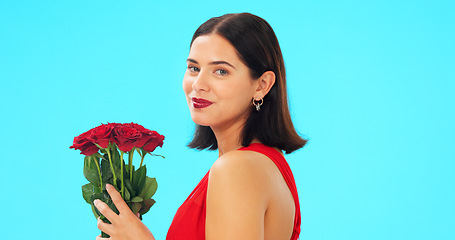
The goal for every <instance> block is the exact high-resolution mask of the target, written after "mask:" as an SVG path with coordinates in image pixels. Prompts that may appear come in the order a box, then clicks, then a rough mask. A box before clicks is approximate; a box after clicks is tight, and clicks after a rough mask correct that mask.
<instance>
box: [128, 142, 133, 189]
mask: <svg viewBox="0 0 455 240" xmlns="http://www.w3.org/2000/svg"><path fill="white" fill-rule="evenodd" d="M133 154H134V148H133V149H132V150H131V151H130V152H129V153H128V165H129V166H130V182H131V183H132V182H133Z"/></svg>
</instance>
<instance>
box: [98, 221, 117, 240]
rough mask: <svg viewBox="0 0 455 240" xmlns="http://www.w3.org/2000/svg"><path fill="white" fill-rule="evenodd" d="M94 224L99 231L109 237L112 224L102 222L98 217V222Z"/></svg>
mask: <svg viewBox="0 0 455 240" xmlns="http://www.w3.org/2000/svg"><path fill="white" fill-rule="evenodd" d="M96 224H97V226H98V229H99V230H101V231H103V232H105V233H107V234H109V235H111V234H112V230H113V227H112V224H109V223H105V222H103V220H101V218H99V217H98V222H97V223H96ZM100 237H101V235H100ZM103 239H104V238H103Z"/></svg>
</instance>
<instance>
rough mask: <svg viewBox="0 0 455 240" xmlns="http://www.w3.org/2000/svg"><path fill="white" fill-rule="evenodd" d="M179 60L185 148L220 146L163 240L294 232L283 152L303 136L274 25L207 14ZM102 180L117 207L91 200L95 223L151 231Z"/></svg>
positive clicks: (125, 231)
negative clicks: (191, 127)
mask: <svg viewBox="0 0 455 240" xmlns="http://www.w3.org/2000/svg"><path fill="white" fill-rule="evenodd" d="M187 63H188V68H187V71H186V73H185V76H184V79H183V84H182V85H183V90H184V92H185V95H186V99H187V102H188V106H189V109H190V112H191V118H192V119H193V121H194V122H195V123H196V125H197V126H196V132H195V135H194V139H193V140H192V141H191V142H190V143H189V147H191V148H197V149H210V150H216V149H218V151H219V158H218V159H217V160H216V161H215V163H214V164H213V166H212V167H211V169H210V171H209V172H208V173H207V175H206V176H205V177H204V178H203V179H202V180H201V182H200V183H199V184H198V186H197V187H196V188H195V189H194V191H193V192H192V193H191V194H190V196H189V197H188V199H187V200H186V201H185V202H184V203H183V204H182V206H181V207H180V208H179V210H178V211H177V213H176V215H175V217H174V220H173V222H172V224H171V226H170V229H169V231H168V234H167V238H166V239H169V240H171V239H172V240H173V239H217V240H220V239H237V240H238V239H274V240H275V239H297V238H298V235H299V233H300V207H299V202H298V196H297V190H296V187H295V182H294V178H293V176H292V172H291V170H290V168H289V166H288V165H287V163H286V161H285V159H284V157H283V154H282V152H281V151H285V152H286V153H290V152H293V151H295V150H297V149H299V148H301V147H302V146H303V145H305V143H306V140H304V139H302V138H301V137H300V136H299V135H298V134H297V133H296V131H295V129H294V126H293V124H292V121H291V118H290V114H289V110H288V104H287V93H286V74H285V68H284V62H283V58H282V54H281V50H280V47H279V44H278V40H277V38H276V36H275V33H274V32H273V30H272V28H271V27H270V25H269V24H268V23H267V22H266V21H265V20H263V19H262V18H259V17H257V16H254V15H252V14H248V13H241V14H227V15H223V16H221V17H216V18H212V19H210V20H208V21H207V22H205V23H204V24H202V25H201V26H200V27H199V28H198V29H197V30H196V32H195V34H194V36H193V39H192V41H191V47H190V53H189V57H188V59H187ZM107 188H108V189H107V190H108V192H109V194H110V195H111V197H112V199H113V201H114V203H115V204H116V206H117V208H118V210H119V212H120V214H119V215H117V214H115V213H114V212H112V211H111V210H110V209H109V207H108V206H107V205H106V204H104V203H102V202H101V201H96V202H95V206H96V207H97V208H98V209H99V210H100V212H101V213H102V214H104V215H105V216H106V217H107V218H108V219H109V220H110V221H111V224H107V223H104V222H102V221H101V220H99V221H98V228H99V229H100V230H102V231H104V232H106V233H107V234H109V235H110V236H111V238H112V239H122V240H125V239H137V240H139V239H154V238H153V235H152V234H151V233H150V231H149V230H148V229H147V227H145V226H144V225H143V224H142V222H141V221H140V220H139V219H138V218H137V217H136V216H134V214H133V213H132V212H131V211H130V209H129V208H128V206H127V205H126V204H125V202H123V200H122V199H121V197H120V195H119V194H118V192H117V191H115V189H114V188H113V187H112V186H108V187H107ZM97 239H103V238H101V237H100V236H98V237H97Z"/></svg>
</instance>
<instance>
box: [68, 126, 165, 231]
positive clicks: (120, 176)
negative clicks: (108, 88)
mask: <svg viewBox="0 0 455 240" xmlns="http://www.w3.org/2000/svg"><path fill="white" fill-rule="evenodd" d="M163 140H164V136H162V135H160V134H158V133H157V132H156V131H151V130H149V129H146V128H144V127H143V126H141V125H139V124H136V123H124V124H120V123H108V124H102V125H100V126H98V127H95V128H93V129H90V130H89V131H87V132H85V133H82V134H81V135H79V136H77V137H75V138H74V142H73V145H72V146H71V147H70V148H74V149H77V150H80V151H81V154H84V155H85V159H84V176H85V178H86V179H87V180H88V181H89V183H87V184H85V185H84V186H82V196H83V197H84V199H85V201H86V202H87V203H88V204H90V205H91V207H92V211H93V214H94V215H95V217H96V218H98V217H101V219H102V220H103V221H105V222H109V221H108V220H107V219H106V218H105V217H104V216H102V215H101V213H100V212H99V211H98V210H97V209H96V208H95V206H94V205H93V201H94V200H95V199H99V200H101V201H103V202H105V203H106V204H107V205H108V206H109V207H110V208H111V209H112V210H113V211H114V212H116V213H117V214H118V210H117V209H116V207H115V205H114V203H113V202H112V200H111V198H110V197H109V194H108V193H107V191H106V183H109V184H111V185H113V186H114V187H115V188H116V189H117V190H118V191H119V192H120V194H121V195H122V197H123V199H124V200H125V202H126V203H127V204H128V206H129V207H130V209H131V210H132V211H133V213H134V214H138V213H139V217H140V218H141V219H142V215H143V214H145V213H146V212H148V211H149V209H150V208H151V207H152V205H153V204H154V203H155V200H153V199H152V196H153V195H154V194H155V192H156V190H157V187H158V185H157V183H156V179H155V178H150V177H148V176H146V174H147V168H146V166H145V165H143V162H144V157H145V155H147V154H151V155H154V156H159V155H156V154H152V153H151V152H153V151H154V150H155V148H156V147H158V146H159V147H162V146H163ZM135 152H137V153H138V154H139V156H140V158H141V163H140V165H139V168H137V169H136V168H135V166H134V165H133V155H134V153H135ZM125 154H127V155H126V156H125ZM124 157H127V159H128V164H125V161H124ZM102 235H103V237H108V236H107V234H105V233H102Z"/></svg>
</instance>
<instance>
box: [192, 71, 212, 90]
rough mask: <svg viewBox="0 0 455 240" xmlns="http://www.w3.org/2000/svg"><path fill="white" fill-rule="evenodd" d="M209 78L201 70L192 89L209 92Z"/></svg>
mask: <svg viewBox="0 0 455 240" xmlns="http://www.w3.org/2000/svg"><path fill="white" fill-rule="evenodd" d="M208 80H209V76H207V74H206V73H205V71H203V70H201V71H200V72H199V74H198V75H197V76H196V78H195V80H194V82H193V85H192V88H193V90H194V91H196V92H198V91H209V89H210V88H209V82H208Z"/></svg>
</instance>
